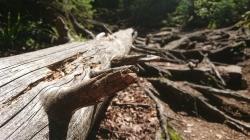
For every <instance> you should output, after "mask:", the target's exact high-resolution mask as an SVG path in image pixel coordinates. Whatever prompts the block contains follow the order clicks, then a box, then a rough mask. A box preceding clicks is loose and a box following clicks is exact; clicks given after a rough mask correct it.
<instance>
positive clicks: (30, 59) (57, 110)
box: [0, 29, 134, 140]
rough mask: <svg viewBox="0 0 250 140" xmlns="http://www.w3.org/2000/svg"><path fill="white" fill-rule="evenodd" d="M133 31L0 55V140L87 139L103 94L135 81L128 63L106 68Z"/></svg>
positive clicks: (129, 42) (122, 52)
mask: <svg viewBox="0 0 250 140" xmlns="http://www.w3.org/2000/svg"><path fill="white" fill-rule="evenodd" d="M132 32H133V30H132V29H127V30H122V31H119V32H117V33H115V34H113V35H112V36H113V37H112V38H111V37H107V38H101V39H100V40H91V41H87V42H83V43H82V42H73V43H68V44H64V45H60V46H56V47H52V48H48V49H44V50H39V51H36V52H31V53H26V54H22V55H17V56H12V57H6V58H0V77H1V80H0V91H1V92H0V115H1V119H0V137H1V139H11V140H12V139H15V140H23V139H41V140H42V139H49V137H50V138H51V139H85V138H86V137H87V136H88V134H89V132H90V131H91V128H92V126H93V125H94V122H95V121H96V119H97V118H98V114H99V112H100V111H102V110H103V109H104V108H103V107H104V105H105V102H106V101H107V98H105V97H106V96H109V95H113V94H114V93H115V92H116V91H118V90H120V89H123V88H125V86H126V85H128V84H129V83H131V82H133V81H134V74H133V73H131V72H130V69H129V68H128V67H126V68H124V67H123V68H117V69H115V70H108V69H109V68H110V61H111V59H112V58H114V57H117V56H123V55H126V54H128V52H129V50H130V46H131V45H132V40H133V39H132ZM105 70H107V71H108V72H104V73H99V74H96V75H92V77H93V78H91V77H90V75H91V74H90V73H91V71H93V72H97V71H105ZM107 81H108V82H107ZM116 84H118V85H116ZM111 86H112V88H110V87H111ZM116 86H118V87H116ZM92 90H93V91H92ZM98 96H99V97H100V98H99V97H98ZM102 97H103V98H102ZM41 99H42V100H41ZM96 99H97V100H96ZM94 100H96V101H94ZM100 101H104V103H102V102H101V103H99V102H100ZM78 103H79V104H78ZM85 103H86V104H85ZM93 104H95V105H93ZM86 105H88V106H86ZM89 105H91V106H89ZM44 108H45V109H44ZM45 110H46V111H45ZM62 119H63V121H59V120H62Z"/></svg>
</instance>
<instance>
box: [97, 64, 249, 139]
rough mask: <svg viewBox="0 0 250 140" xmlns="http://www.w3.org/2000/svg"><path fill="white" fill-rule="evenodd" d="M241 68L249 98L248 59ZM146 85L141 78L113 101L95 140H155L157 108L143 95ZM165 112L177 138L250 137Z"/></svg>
mask: <svg viewBox="0 0 250 140" xmlns="http://www.w3.org/2000/svg"><path fill="white" fill-rule="evenodd" d="M241 65H242V66H243V72H244V75H245V79H247V81H248V85H249V93H248V95H249V96H250V59H249V60H246V61H244V63H241ZM147 84H149V83H148V82H147V81H146V80H145V79H143V78H141V79H140V80H138V83H136V84H133V85H131V86H129V87H128V88H127V89H126V90H124V91H121V92H119V93H118V94H117V96H115V97H114V98H113V100H112V101H111V103H110V105H109V106H108V109H107V111H106V113H105V118H104V119H103V120H102V121H101V124H100V127H99V128H98V134H97V135H96V139H98V140H104V139H128V140H137V139H146V140H150V139H155V137H156V134H157V131H158V130H159V128H160V126H159V120H158V118H157V110H156V104H155V103H154V101H153V100H152V99H151V98H150V97H149V96H148V95H147V94H146V93H145V91H144V86H145V87H146V86H147ZM165 109H166V110H165V111H166V112H167V114H168V125H170V126H171V127H172V128H173V129H174V131H176V132H175V134H176V137H177V138H181V139H184V140H249V139H250V137H249V136H246V135H244V134H242V133H240V132H238V131H235V130H233V129H231V128H229V127H228V126H227V125H224V124H220V123H214V122H208V121H207V120H205V119H203V118H200V117H195V116H191V115H188V114H187V113H186V112H175V111H174V110H173V109H171V107H169V106H168V105H167V104H166V106H165ZM177 140H179V139H177Z"/></svg>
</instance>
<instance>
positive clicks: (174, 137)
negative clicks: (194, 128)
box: [168, 126, 182, 140]
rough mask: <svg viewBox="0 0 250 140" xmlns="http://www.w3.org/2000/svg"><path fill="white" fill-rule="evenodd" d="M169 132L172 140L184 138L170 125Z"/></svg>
mask: <svg viewBox="0 0 250 140" xmlns="http://www.w3.org/2000/svg"><path fill="white" fill-rule="evenodd" d="M168 134H169V137H170V140H182V137H181V136H180V134H179V133H178V132H176V131H175V130H174V129H173V128H172V127H170V126H168Z"/></svg>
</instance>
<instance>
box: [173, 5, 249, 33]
mask: <svg viewBox="0 0 250 140" xmlns="http://www.w3.org/2000/svg"><path fill="white" fill-rule="evenodd" d="M249 5H250V1H249V0H181V2H180V3H179V5H178V7H177V8H176V11H175V12H174V13H173V14H171V15H170V18H169V19H170V20H169V21H170V22H174V23H183V25H184V26H185V25H190V24H189V23H191V24H193V25H194V26H197V25H198V26H208V27H209V28H218V27H222V26H228V25H230V24H232V23H234V22H235V21H237V20H239V18H240V16H241V14H243V13H244V12H245V11H247V10H248V9H249Z"/></svg>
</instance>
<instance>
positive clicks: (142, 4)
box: [94, 0, 178, 27]
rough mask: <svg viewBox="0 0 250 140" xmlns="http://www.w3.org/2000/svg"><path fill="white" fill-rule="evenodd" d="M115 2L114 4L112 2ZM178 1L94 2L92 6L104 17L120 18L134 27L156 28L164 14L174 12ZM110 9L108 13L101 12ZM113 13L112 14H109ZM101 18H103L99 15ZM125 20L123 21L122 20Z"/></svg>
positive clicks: (99, 0) (108, 0)
mask: <svg viewBox="0 0 250 140" xmlns="http://www.w3.org/2000/svg"><path fill="white" fill-rule="evenodd" d="M114 1H115V2H114ZM177 1H178V0H106V1H103V0H96V1H95V2H94V5H95V6H96V7H97V8H101V11H100V12H103V11H105V13H106V14H105V15H104V16H105V17H106V16H107V15H110V16H107V18H114V17H115V18H117V19H118V20H119V19H120V18H121V17H122V20H123V21H126V20H127V22H129V23H130V24H131V25H134V26H146V27H152V26H158V25H159V24H161V21H162V20H163V19H165V17H166V14H167V13H169V12H172V11H174V10H175V6H176V5H177ZM104 8H106V9H111V10H109V11H106V10H103V9H104ZM98 10H99V9H98ZM111 12H113V14H112V13H111ZM101 16H103V15H102V14H101ZM124 19H125V20H124Z"/></svg>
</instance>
